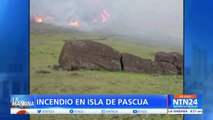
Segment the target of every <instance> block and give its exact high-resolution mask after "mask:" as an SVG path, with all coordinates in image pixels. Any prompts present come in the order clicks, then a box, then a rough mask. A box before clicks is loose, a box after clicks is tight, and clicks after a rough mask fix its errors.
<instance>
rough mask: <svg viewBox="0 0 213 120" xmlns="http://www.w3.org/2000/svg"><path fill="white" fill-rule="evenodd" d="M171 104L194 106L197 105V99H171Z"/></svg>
mask: <svg viewBox="0 0 213 120" xmlns="http://www.w3.org/2000/svg"><path fill="white" fill-rule="evenodd" d="M173 105H186V106H194V105H198V100H197V99H173Z"/></svg>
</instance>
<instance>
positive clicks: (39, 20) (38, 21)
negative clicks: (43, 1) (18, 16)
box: [34, 16, 43, 23]
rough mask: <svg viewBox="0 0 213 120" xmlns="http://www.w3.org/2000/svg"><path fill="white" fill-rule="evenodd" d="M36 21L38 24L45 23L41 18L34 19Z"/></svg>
mask: <svg viewBox="0 0 213 120" xmlns="http://www.w3.org/2000/svg"><path fill="white" fill-rule="evenodd" d="M34 21H35V22H37V23H42V22H43V19H42V18H41V17H38V16H36V17H35V18H34Z"/></svg>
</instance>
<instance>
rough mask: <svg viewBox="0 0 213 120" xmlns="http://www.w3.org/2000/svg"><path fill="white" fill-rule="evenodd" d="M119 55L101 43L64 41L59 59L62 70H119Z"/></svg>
mask: <svg viewBox="0 0 213 120" xmlns="http://www.w3.org/2000/svg"><path fill="white" fill-rule="evenodd" d="M120 57H121V54H120V53H119V52H118V51H116V50H114V49H113V48H111V47H109V46H107V45H104V44H102V43H98V42H93V41H88V40H73V41H65V44H64V47H63V48H62V51H61V55H60V58H59V64H60V66H61V67H63V69H67V70H77V69H96V70H99V69H105V70H109V71H118V70H121V65H120Z"/></svg>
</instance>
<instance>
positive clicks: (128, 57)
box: [122, 53, 155, 74]
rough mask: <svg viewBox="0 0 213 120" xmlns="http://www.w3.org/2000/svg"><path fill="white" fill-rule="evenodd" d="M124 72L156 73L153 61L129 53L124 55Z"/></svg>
mask: <svg viewBox="0 0 213 120" xmlns="http://www.w3.org/2000/svg"><path fill="white" fill-rule="evenodd" d="M122 61H123V70H124V71H126V72H140V73H150V74H151V73H155V71H154V67H153V65H152V61H151V60H149V59H143V58H140V57H137V56H135V55H132V54H129V53H123V54H122Z"/></svg>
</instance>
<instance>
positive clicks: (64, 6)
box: [30, 0, 183, 44]
mask: <svg viewBox="0 0 213 120" xmlns="http://www.w3.org/2000/svg"><path fill="white" fill-rule="evenodd" d="M103 10H106V11H107V12H108V14H109V16H107V17H106V15H107V14H105V16H102V14H103ZM30 15H31V17H34V16H40V17H41V18H42V19H43V21H44V22H46V23H48V24H53V25H57V26H62V27H74V26H69V24H70V22H79V26H78V28H77V29H79V30H83V31H97V30H99V31H100V30H104V31H110V32H113V33H116V34H121V35H122V34H123V35H124V34H125V35H127V34H128V35H132V36H141V37H144V38H146V39H150V40H161V41H165V42H166V41H168V40H171V41H175V43H178V44H182V42H183V40H182V39H183V1H182V0H30ZM104 17H106V18H104ZM103 19H105V21H103Z"/></svg>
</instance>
